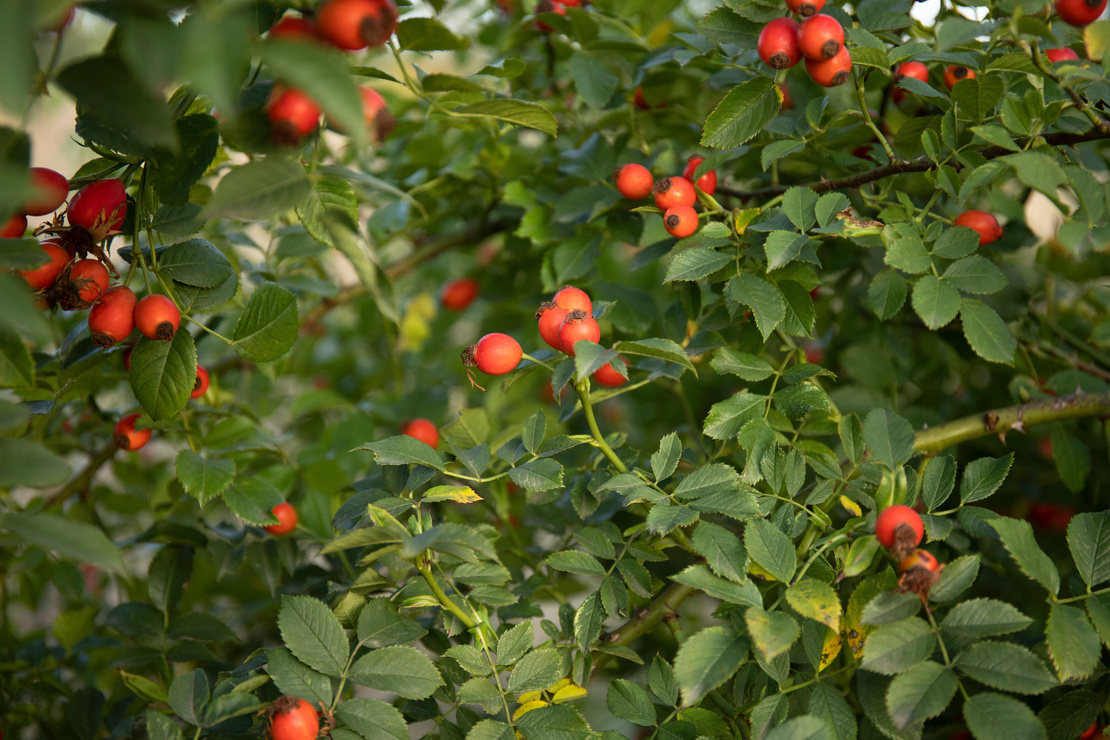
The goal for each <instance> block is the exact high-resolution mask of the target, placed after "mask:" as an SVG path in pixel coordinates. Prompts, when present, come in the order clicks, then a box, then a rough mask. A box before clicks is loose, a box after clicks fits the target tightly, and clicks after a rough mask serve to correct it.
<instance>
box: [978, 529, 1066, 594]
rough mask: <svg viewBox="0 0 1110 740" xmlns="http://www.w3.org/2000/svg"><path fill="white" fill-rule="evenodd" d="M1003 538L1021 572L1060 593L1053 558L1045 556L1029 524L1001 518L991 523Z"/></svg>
mask: <svg viewBox="0 0 1110 740" xmlns="http://www.w3.org/2000/svg"><path fill="white" fill-rule="evenodd" d="M989 524H990V526H991V527H993V528H994V530H995V531H996V532H998V536H999V537H1000V538H1002V544H1003V545H1005V547H1006V549H1007V550H1008V551H1009V552H1010V554H1011V555H1013V556H1014V560H1016V561H1017V564H1018V567H1019V568H1021V572H1022V573H1024V574H1025V575H1027V576H1029V577H1030V578H1032V579H1033V580H1034V581H1036V582H1037V583H1039V584H1041V585H1042V586H1044V587H1045V588H1046V589H1048V590H1049V592H1050V593H1053V594H1057V593H1059V592H1060V573H1059V571H1057V570H1056V565H1055V564H1054V563H1053V562H1052V558H1050V557H1048V555H1045V553H1044V551H1043V550H1041V548H1040V546H1039V545H1038V544H1037V539H1036V537H1034V536H1033V527H1032V526H1031V525H1030V524H1029V522H1023V521H1018V520H1017V519H1007V518H1005V517H999V518H997V519H992V520H991V521H990V522H989Z"/></svg>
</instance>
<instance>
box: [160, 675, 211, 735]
mask: <svg viewBox="0 0 1110 740" xmlns="http://www.w3.org/2000/svg"><path fill="white" fill-rule="evenodd" d="M167 699H168V703H169V705H170V709H172V710H173V711H174V713H175V714H176V715H177V716H179V717H181V718H182V719H183V720H185V721H186V722H188V723H189V724H192V725H203V724H204V722H203V721H202V719H201V718H202V717H204V709H205V707H206V706H207V705H208V702H209V700H210V699H211V694H210V693H209V688H208V676H207V675H205V673H204V671H202V670H200V669H196V670H192V671H189V672H188V673H182V674H180V675H178V676H176V677H175V678H174V679H173V683H171V684H170V690H169V693H168V694H167Z"/></svg>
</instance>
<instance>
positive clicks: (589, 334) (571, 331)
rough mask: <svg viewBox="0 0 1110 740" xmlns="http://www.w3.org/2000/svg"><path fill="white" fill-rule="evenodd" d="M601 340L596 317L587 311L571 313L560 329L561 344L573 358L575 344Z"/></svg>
mask: <svg viewBox="0 0 1110 740" xmlns="http://www.w3.org/2000/svg"><path fill="white" fill-rule="evenodd" d="M600 339H601V327H600V326H598V325H597V321H596V320H595V319H594V317H593V316H590V315H589V314H588V313H586V312H585V311H580V310H575V311H571V312H570V313H568V314H567V317H566V318H565V319H564V320H563V325H562V326H561V327H559V344H561V345H562V347H563V351H564V352H566V353H567V354H568V355H570V356H571V357H574V344H575V342H581V341H589V342H597V341H599V340H600Z"/></svg>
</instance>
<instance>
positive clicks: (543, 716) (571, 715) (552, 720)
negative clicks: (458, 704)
mask: <svg viewBox="0 0 1110 740" xmlns="http://www.w3.org/2000/svg"><path fill="white" fill-rule="evenodd" d="M516 728H517V730H519V731H520V733H521V734H522V735H524V737H525V740H590V739H591V738H593V737H594V734H593V733H592V732H591V731H590V726H589V725H587V724H586V720H584V719H582V716H581V715H580V714H578V711H577V710H576V709H575V708H574V707H572V706H570V705H569V704H558V705H556V706H551V707H541V708H539V709H533V710H532V711H531V712H528V713H527V714H525V715H524V716H523V717H521V718H520V719H518V720H517V721H516ZM510 737H511V736H510ZM467 740H470V736H469V735H468V736H467Z"/></svg>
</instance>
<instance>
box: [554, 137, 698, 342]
mask: <svg viewBox="0 0 1110 740" xmlns="http://www.w3.org/2000/svg"><path fill="white" fill-rule="evenodd" d="M704 161H705V158H704V157H699V156H697V155H694V156H692V157H690V159H689V160H688V161H687V163H686V168H685V169H684V170H683V171H682V177H663V178H660V179H659V180H655V179H654V178H653V177H652V175H651V171H650V170H648V168H647V167H644V166H643V165H641V164H626V165H622V166H620V167H618V168H617V171H616V172H615V173H614V179H615V180H616V184H617V190H618V191H619V192H620V194H621V195H623V196H624V197H625V198H628V199H630V200H642V199H644V198H646V197H648V195H654V196H655V205H656V207H657V208H659V209H660V210H662V211H663V228H665V229H666V230H667V233H668V234H670V235H671V236H675V237H678V238H679V239H682V238H685V237H687V236H690V235H692V234H693V233H694V232H695V231H697V230H698V212H697V211H696V210H694V204H696V203H697V202H698V192H699V191H700V192H702V193H704V194H705V195H707V196H710V197H712V195H713V194H714V193H716V192H717V172H716V171H715V170H708V171H706V172H705V173H703V174H702V175H701V176H700V177H698V178H697V180H696V182H695V180H694V176H695V174H696V173H697V170H698V167H699V166H701V163H702V162H704ZM556 349H558V348H556Z"/></svg>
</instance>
